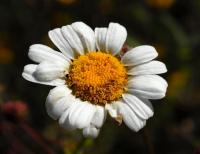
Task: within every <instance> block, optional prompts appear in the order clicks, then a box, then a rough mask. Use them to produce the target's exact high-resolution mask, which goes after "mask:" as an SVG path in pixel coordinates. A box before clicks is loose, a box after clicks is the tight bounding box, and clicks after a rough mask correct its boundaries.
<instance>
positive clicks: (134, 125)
mask: <svg viewBox="0 0 200 154" xmlns="http://www.w3.org/2000/svg"><path fill="white" fill-rule="evenodd" d="M116 105H117V108H118V113H119V115H121V116H122V119H123V121H124V123H125V124H126V125H127V126H128V127H129V128H130V129H131V130H133V131H136V132H137V131H139V130H140V129H141V128H143V127H144V126H145V124H146V121H145V120H142V119H140V118H139V117H138V116H137V115H136V114H135V112H134V111H133V110H132V109H131V108H130V107H129V106H128V105H127V104H125V103H121V102H116Z"/></svg>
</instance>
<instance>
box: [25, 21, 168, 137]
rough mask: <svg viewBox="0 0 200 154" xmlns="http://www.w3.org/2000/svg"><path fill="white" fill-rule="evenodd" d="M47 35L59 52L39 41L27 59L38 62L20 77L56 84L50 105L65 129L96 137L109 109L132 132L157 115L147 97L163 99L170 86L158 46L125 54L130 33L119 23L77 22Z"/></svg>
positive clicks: (110, 113) (47, 107) (50, 113)
mask: <svg viewBox="0 0 200 154" xmlns="http://www.w3.org/2000/svg"><path fill="white" fill-rule="evenodd" d="M49 37H50V39H51V41H52V42H53V43H54V44H55V45H56V47H57V48H58V49H59V50H60V51H61V52H57V51H55V50H53V49H51V48H49V47H47V46H45V45H41V44H35V45H32V46H30V49H29V54H28V55H29V58H30V59H32V60H33V61H35V62H36V63H39V64H29V65H26V66H25V67H24V71H23V73H22V76H23V77H24V78H25V79H27V80H28V81H31V82H36V83H40V84H45V85H51V86H55V88H53V89H52V90H51V91H50V92H49V94H48V96H47V99H46V109H47V113H48V114H49V116H50V117H52V118H53V119H55V120H58V121H59V124H60V125H61V126H62V127H64V128H66V129H68V130H74V129H83V135H84V136H86V137H97V136H98V134H99V130H100V128H101V127H102V125H103V123H104V121H105V119H106V116H107V113H109V115H110V116H111V117H113V118H114V119H115V120H116V121H118V122H119V123H122V122H124V123H125V124H126V125H127V126H128V127H129V128H130V129H131V130H134V131H138V130H140V129H141V128H142V127H143V126H144V125H145V124H146V120H147V119H148V118H150V117H151V116H153V107H152V104H151V102H150V101H149V99H161V98H163V97H164V96H165V93H166V89H167V82H166V81H165V80H164V79H163V78H162V77H160V76H158V75H157V74H161V73H165V72H166V71H167V69H166V66H165V64H163V63H162V62H159V61H155V60H153V59H154V58H156V57H157V55H158V54H157V52H156V50H155V48H154V47H152V46H148V45H143V46H139V47H135V48H133V49H130V50H129V51H127V52H126V53H123V52H121V51H122V47H123V45H124V42H125V40H126V37H127V31H126V29H125V28H124V27H123V26H122V25H120V24H118V23H110V24H109V27H108V28H95V30H94V31H93V30H92V29H91V28H90V27H89V26H87V25H86V24H84V23H83V22H75V23H72V24H71V25H67V26H63V27H61V28H56V29H53V30H51V31H49Z"/></svg>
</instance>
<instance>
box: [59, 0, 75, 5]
mask: <svg viewBox="0 0 200 154" xmlns="http://www.w3.org/2000/svg"><path fill="white" fill-rule="evenodd" d="M57 1H58V2H59V3H61V4H62V5H71V4H73V3H74V2H76V0H57Z"/></svg>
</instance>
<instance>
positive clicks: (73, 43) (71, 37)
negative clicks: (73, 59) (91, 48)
mask: <svg viewBox="0 0 200 154" xmlns="http://www.w3.org/2000/svg"><path fill="white" fill-rule="evenodd" d="M61 32H62V34H63V36H64V38H65V39H66V40H67V42H68V43H69V45H70V47H71V48H72V50H73V51H74V53H76V54H78V55H82V54H84V47H83V45H82V42H81V40H80V38H79V36H78V34H77V33H76V32H75V31H74V29H73V28H72V26H71V25H67V26H63V27H62V28H61Z"/></svg>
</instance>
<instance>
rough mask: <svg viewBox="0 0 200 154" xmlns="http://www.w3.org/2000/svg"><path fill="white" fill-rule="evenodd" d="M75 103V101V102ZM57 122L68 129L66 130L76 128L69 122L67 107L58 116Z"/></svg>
mask: <svg viewBox="0 0 200 154" xmlns="http://www.w3.org/2000/svg"><path fill="white" fill-rule="evenodd" d="M75 103H76V102H75ZM59 124H60V125H61V126H62V127H63V128H65V129H68V130H74V129H76V127H75V126H72V125H71V124H70V122H69V109H68V110H66V111H65V112H64V113H63V114H62V115H61V117H60V119H59Z"/></svg>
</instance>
